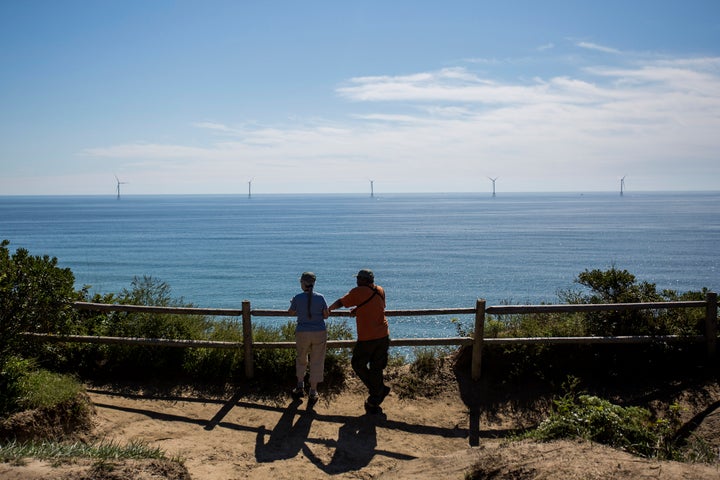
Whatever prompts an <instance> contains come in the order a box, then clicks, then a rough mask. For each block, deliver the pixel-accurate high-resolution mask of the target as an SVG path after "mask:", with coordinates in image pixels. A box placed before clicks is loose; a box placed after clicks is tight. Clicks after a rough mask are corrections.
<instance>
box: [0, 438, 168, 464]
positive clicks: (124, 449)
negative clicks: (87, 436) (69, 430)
mask: <svg viewBox="0 0 720 480" xmlns="http://www.w3.org/2000/svg"><path fill="white" fill-rule="evenodd" d="M78 457H81V458H93V459H98V460H122V459H152V458H156V459H160V458H166V456H165V452H164V451H163V450H161V449H160V448H157V447H150V446H149V445H148V444H147V443H146V442H142V441H138V440H134V441H131V442H129V443H128V444H127V445H120V444H119V443H117V442H114V441H104V440H103V441H100V442H95V443H84V442H74V443H62V442H50V441H43V442H17V441H10V442H7V443H5V444H0V462H9V461H17V460H19V459H21V458H37V459H41V460H51V459H53V460H62V459H69V458H78Z"/></svg>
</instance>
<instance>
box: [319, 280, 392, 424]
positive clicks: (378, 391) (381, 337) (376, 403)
mask: <svg viewBox="0 0 720 480" xmlns="http://www.w3.org/2000/svg"><path fill="white" fill-rule="evenodd" d="M356 279H357V287H355V288H353V289H352V290H350V291H349V292H348V293H346V294H345V295H344V296H343V297H341V298H339V299H337V300H336V301H335V302H334V303H333V304H332V305H330V307H328V308H329V309H330V311H332V310H335V309H338V308H340V307H354V308H353V309H352V310H351V312H352V313H353V314H354V315H355V322H356V325H357V337H358V339H357V342H356V344H355V348H354V349H353V353H352V361H351V364H352V368H353V371H355V373H356V374H357V376H358V377H359V378H360V380H362V382H363V383H364V384H365V386H366V387H367V389H368V392H369V393H370V395H369V396H368V398H367V400H366V401H365V410H366V411H367V412H368V413H380V412H382V409H381V408H380V404H381V403H382V402H383V400H385V397H387V396H388V394H389V393H390V387H388V386H386V385H385V383H384V381H383V370H385V367H387V363H388V350H389V348H390V329H389V327H388V321H387V318H385V290H384V289H383V288H382V287H381V286H380V285H375V275H374V274H373V272H372V271H371V270H367V269H363V270H360V271H359V272H358V274H357V275H356Z"/></svg>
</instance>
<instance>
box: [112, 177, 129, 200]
mask: <svg viewBox="0 0 720 480" xmlns="http://www.w3.org/2000/svg"><path fill="white" fill-rule="evenodd" d="M115 181H117V199H118V200H120V185H125V184H126V183H127V182H121V181H120V179H119V178H118V176H117V175H115Z"/></svg>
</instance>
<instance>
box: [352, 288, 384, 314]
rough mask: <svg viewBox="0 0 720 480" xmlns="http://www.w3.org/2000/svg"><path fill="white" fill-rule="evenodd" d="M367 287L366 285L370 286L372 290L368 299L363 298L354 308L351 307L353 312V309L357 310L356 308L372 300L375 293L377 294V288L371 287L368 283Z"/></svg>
mask: <svg viewBox="0 0 720 480" xmlns="http://www.w3.org/2000/svg"><path fill="white" fill-rule="evenodd" d="M367 287H368V288H372V291H373V293H372V295H370V296H369V297H368V299H367V300H365V301H364V302H362V303H361V304H360V305H358V306H357V307H355V308H354V309H353V312H354V311H355V310H357V309H358V308H360V307H362V306H363V305H365V304H366V303H368V302H369V301H370V300H372V299H373V297H374V296H375V295H378V289H377V288H373V287H371V286H369V285H368V286H367ZM381 297H382V295H381Z"/></svg>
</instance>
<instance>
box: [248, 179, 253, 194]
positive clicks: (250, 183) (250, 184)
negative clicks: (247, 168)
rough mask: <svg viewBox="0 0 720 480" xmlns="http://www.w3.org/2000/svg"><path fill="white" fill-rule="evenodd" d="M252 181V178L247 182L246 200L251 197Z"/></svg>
mask: <svg viewBox="0 0 720 480" xmlns="http://www.w3.org/2000/svg"><path fill="white" fill-rule="evenodd" d="M252 181H253V179H252V178H251V179H250V180H248V198H251V197H252Z"/></svg>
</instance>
